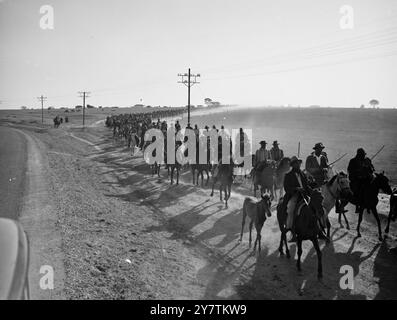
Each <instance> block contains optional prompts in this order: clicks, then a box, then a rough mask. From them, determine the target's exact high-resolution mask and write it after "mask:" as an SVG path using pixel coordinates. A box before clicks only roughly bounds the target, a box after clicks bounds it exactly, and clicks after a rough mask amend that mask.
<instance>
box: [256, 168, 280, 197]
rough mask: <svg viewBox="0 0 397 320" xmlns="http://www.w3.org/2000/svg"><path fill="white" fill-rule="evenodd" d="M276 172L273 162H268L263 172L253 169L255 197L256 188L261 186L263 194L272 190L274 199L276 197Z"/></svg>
mask: <svg viewBox="0 0 397 320" xmlns="http://www.w3.org/2000/svg"><path fill="white" fill-rule="evenodd" d="M275 172H276V169H275V165H274V164H273V163H268V164H267V165H266V166H265V167H264V168H263V169H262V171H261V172H256V171H255V170H253V173H252V182H253V184H254V197H256V190H258V186H260V188H261V190H260V192H261V194H263V193H267V192H270V195H271V196H272V199H273V197H274V194H273V187H274V174H275Z"/></svg>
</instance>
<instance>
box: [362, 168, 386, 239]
mask: <svg viewBox="0 0 397 320" xmlns="http://www.w3.org/2000/svg"><path fill="white" fill-rule="evenodd" d="M380 190H383V191H384V192H385V193H387V194H390V195H391V194H392V193H393V191H392V189H391V187H390V184H389V179H388V178H387V177H386V176H385V175H384V173H383V172H382V173H375V177H373V178H372V180H371V182H370V183H368V184H366V185H364V186H363V187H362V189H361V192H360V195H359V196H358V197H357V203H355V204H356V205H357V206H358V214H359V216H358V223H357V237H361V233H360V224H361V221H362V220H363V213H364V210H365V209H367V210H368V213H371V212H372V213H373V214H374V216H375V219H376V222H377V224H378V232H379V238H378V239H379V241H383V238H382V229H381V225H380V219H379V215H378V211H377V210H376V206H377V204H378V202H379V200H378V194H379V191H380Z"/></svg>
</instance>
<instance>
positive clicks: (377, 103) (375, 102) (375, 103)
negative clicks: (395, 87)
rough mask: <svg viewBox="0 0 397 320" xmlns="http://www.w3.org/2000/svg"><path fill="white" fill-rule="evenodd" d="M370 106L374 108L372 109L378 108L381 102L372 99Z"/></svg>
mask: <svg viewBox="0 0 397 320" xmlns="http://www.w3.org/2000/svg"><path fill="white" fill-rule="evenodd" d="M369 104H370V105H371V106H372V108H374V109H375V108H376V106H377V105H379V101H378V100H375V99H372V100H371V101H370V102H369Z"/></svg>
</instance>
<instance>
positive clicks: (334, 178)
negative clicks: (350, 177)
mask: <svg viewBox="0 0 397 320" xmlns="http://www.w3.org/2000/svg"><path fill="white" fill-rule="evenodd" d="M337 177H338V174H336V175H334V176H333V177H332V178H331V180H329V181H328V182H327V186H328V187H330V186H332V184H333V183H334V182H335V180H336V178H337Z"/></svg>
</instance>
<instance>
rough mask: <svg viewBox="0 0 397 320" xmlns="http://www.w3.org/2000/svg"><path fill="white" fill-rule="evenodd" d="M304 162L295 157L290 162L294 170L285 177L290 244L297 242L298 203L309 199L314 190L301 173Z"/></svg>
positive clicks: (285, 199) (285, 200)
mask: <svg viewBox="0 0 397 320" xmlns="http://www.w3.org/2000/svg"><path fill="white" fill-rule="evenodd" d="M301 164H302V160H301V159H298V158H297V157H295V156H293V157H292V158H291V161H290V166H291V167H292V169H291V170H290V171H289V172H288V173H287V174H286V175H285V177H284V190H285V197H284V200H283V201H284V208H285V207H286V211H287V223H286V227H287V230H290V231H291V232H292V239H291V240H290V242H295V241H296V236H295V228H294V220H295V209H296V205H297V203H298V201H299V200H300V199H302V197H305V198H306V197H307V196H309V195H310V194H311V193H312V191H313V190H312V189H311V187H310V186H309V183H308V181H307V178H306V175H305V174H304V173H303V172H302V171H301V169H300V168H301Z"/></svg>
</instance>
